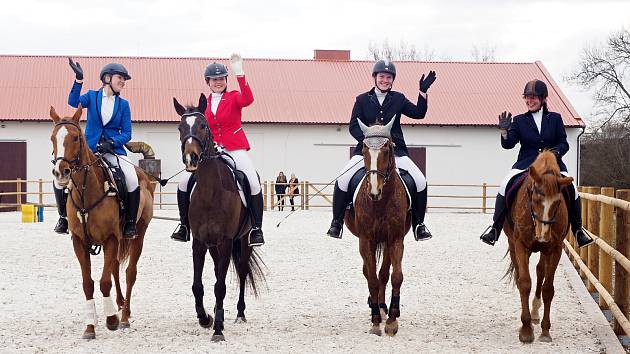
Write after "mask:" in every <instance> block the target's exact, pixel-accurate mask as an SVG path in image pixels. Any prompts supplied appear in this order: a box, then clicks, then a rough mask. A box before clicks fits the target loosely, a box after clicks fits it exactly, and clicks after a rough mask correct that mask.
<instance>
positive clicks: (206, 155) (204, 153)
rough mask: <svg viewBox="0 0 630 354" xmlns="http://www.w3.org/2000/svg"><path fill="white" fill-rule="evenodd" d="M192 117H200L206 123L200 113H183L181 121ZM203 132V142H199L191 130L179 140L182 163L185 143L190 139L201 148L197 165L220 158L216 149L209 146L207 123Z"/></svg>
mask: <svg viewBox="0 0 630 354" xmlns="http://www.w3.org/2000/svg"><path fill="white" fill-rule="evenodd" d="M193 116H194V117H201V118H202V119H203V120H204V122H205V121H206V116H205V115H204V114H203V113H201V112H190V113H184V114H182V116H181V119H182V120H183V119H184V118H185V117H193ZM204 130H205V132H206V137H205V139H203V140H201V139H200V138H199V137H198V136H197V135H195V134H193V132H192V129H191V131H190V132H189V133H188V135H186V136H184V137H183V138H182V140H181V150H182V162H184V163H186V160H185V159H184V147H185V146H186V141H187V140H188V139H192V140H194V141H196V142H197V144H199V146H200V147H201V156H199V162H198V163H201V162H202V161H205V160H208V159H216V158H218V157H220V154H219V153H218V152H217V151H216V149H214V145H213V144H211V141H212V140H211V138H212V133H211V132H210V128H208V124H207V123H206V124H205V125H204ZM211 145H212V146H213V149H210V146H211Z"/></svg>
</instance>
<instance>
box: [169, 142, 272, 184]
mask: <svg viewBox="0 0 630 354" xmlns="http://www.w3.org/2000/svg"><path fill="white" fill-rule="evenodd" d="M225 152H226V153H227V154H228V155H230V156H232V158H229V157H228V156H226V155H222V156H221V158H222V159H223V160H225V161H227V163H228V164H229V165H230V166H232V167H233V168H235V169H237V170H240V171H243V173H245V176H247V180H248V181H249V189H250V191H251V195H256V194H258V193H260V191H261V189H260V182H259V181H258V174H256V169H255V168H254V163H253V162H252V160H251V159H250V158H249V154H248V153H247V151H246V150H232V151H230V150H225ZM232 159H233V160H232ZM235 164H236V165H235ZM191 175H192V173H190V172H188V171H184V172H182V178H181V179H180V180H179V185H178V186H177V188H178V189H179V190H180V191H182V192H185V191H186V189H187V188H188V180H189V179H190V176H191Z"/></svg>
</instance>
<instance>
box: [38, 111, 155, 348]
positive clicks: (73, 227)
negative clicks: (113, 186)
mask: <svg viewBox="0 0 630 354" xmlns="http://www.w3.org/2000/svg"><path fill="white" fill-rule="evenodd" d="M82 110H83V109H82V107H81V105H79V107H78V108H77V110H76V111H75V113H74V115H73V116H72V117H65V118H60V117H59V116H58V115H57V113H56V112H55V109H54V108H53V107H50V117H51V118H52V120H53V121H54V123H55V125H54V127H53V130H52V134H51V137H50V139H51V141H52V145H53V161H52V162H53V164H54V165H55V166H54V169H53V175H54V176H55V178H56V180H57V182H58V184H59V185H60V186H62V187H67V188H68V189H69V198H68V202H67V205H66V208H67V210H68V225H69V229H70V234H71V237H72V245H73V247H74V253H75V255H76V257H77V259H78V260H79V264H80V266H81V274H82V276H83V293H84V294H85V299H86V301H87V304H86V308H85V315H84V316H85V317H84V319H85V324H86V328H85V331H84V332H83V338H84V339H94V338H96V332H95V329H94V327H95V326H96V324H97V316H96V306H95V304H94V281H93V280H92V274H91V273H92V269H91V259H90V254H97V253H98V252H95V251H94V249H95V248H93V247H97V246H102V248H103V253H104V261H103V273H102V274H101V279H100V289H101V292H102V293H103V310H104V312H105V316H106V318H107V320H106V324H107V328H108V329H110V330H116V329H117V328H118V327H119V326H120V327H122V328H126V327H129V317H130V316H131V291H132V289H133V285H134V283H135V281H136V273H137V264H138V259H139V258H140V254H141V253H142V244H143V242H144V234H145V232H146V230H147V226H148V225H149V222H150V221H151V218H152V217H153V192H154V190H155V185H154V184H152V183H150V182H149V179H148V178H147V175H146V174H145V173H144V172H143V171H142V170H141V169H139V168H136V173H137V174H138V181H139V184H140V195H141V198H140V208H139V209H138V210H139V211H138V220H137V230H138V237H136V238H135V239H132V240H127V239H123V238H122V222H123V221H124V220H121V218H120V217H119V204H118V199H117V198H116V197H115V196H110V195H108V193H107V188H104V186H106V178H105V170H104V169H105V168H106V167H104V166H103V162H102V159H101V158H100V157H97V156H95V155H94V154H93V153H92V151H90V149H89V147H88V145H87V142H86V140H85V136H84V135H83V131H82V130H81V127H80V126H79V119H80V118H81V113H82ZM125 263H127V271H126V280H127V289H126V294H125V296H123V294H122V290H121V287H120V280H119V271H120V268H121V265H123V264H125ZM112 276H113V278H114V283H115V285H116V303H117V305H118V309H116V308H115V307H114V303H113V301H112V299H111V297H110V290H111V288H112ZM118 310H122V316H121V318H120V319H119V318H118V315H117V312H118Z"/></svg>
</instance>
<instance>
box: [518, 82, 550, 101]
mask: <svg viewBox="0 0 630 354" xmlns="http://www.w3.org/2000/svg"><path fill="white" fill-rule="evenodd" d="M547 95H548V92H547V85H546V84H545V83H544V82H542V81H540V80H532V81H530V82H528V83H527V84H525V88H524V89H523V96H537V97H540V99H541V100H543V99H545V98H547Z"/></svg>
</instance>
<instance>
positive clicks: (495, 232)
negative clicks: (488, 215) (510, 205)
mask: <svg viewBox="0 0 630 354" xmlns="http://www.w3.org/2000/svg"><path fill="white" fill-rule="evenodd" d="M506 215H507V206H506V205H505V197H504V196H502V195H501V194H497V199H496V200H495V201H494V216H493V217H492V220H493V221H494V223H493V224H492V226H490V227H488V228H487V229H486V231H484V233H483V235H481V237H479V238H480V239H481V241H483V242H484V243H487V244H489V245H490V246H494V243H495V242H497V241H498V240H499V235H500V234H501V230H503V223H504V222H505V216H506ZM488 229H490V231H488Z"/></svg>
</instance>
